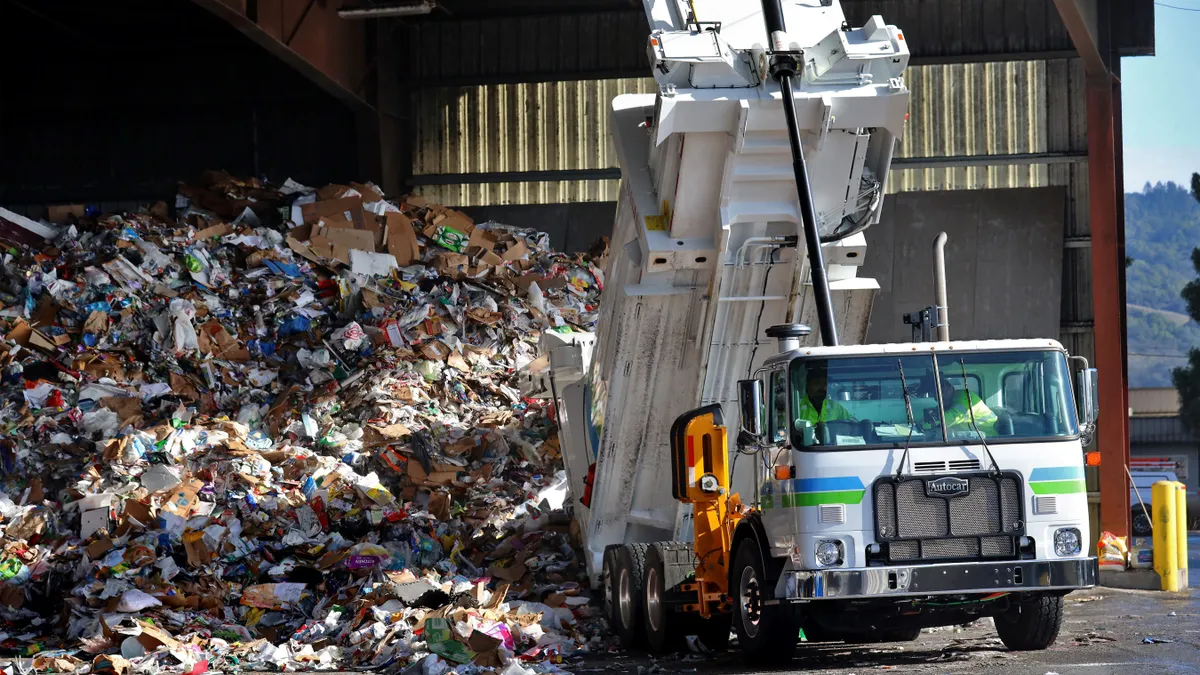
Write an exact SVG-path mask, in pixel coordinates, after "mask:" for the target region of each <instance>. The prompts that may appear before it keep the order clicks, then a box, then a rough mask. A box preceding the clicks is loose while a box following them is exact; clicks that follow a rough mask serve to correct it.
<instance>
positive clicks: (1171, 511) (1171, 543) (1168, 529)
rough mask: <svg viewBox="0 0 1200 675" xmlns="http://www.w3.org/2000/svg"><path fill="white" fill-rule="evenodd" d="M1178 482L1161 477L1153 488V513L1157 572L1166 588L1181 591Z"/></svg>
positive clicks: (1155, 568)
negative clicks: (1177, 518)
mask: <svg viewBox="0 0 1200 675" xmlns="http://www.w3.org/2000/svg"><path fill="white" fill-rule="evenodd" d="M1175 492H1176V490H1175V483H1174V482H1172V481H1166V480H1160V481H1158V482H1157V483H1155V484H1154V485H1153V486H1152V487H1151V488H1150V503H1151V505H1152V508H1153V511H1152V514H1153V516H1154V571H1155V572H1158V577H1159V579H1160V580H1161V581H1162V589H1163V590H1164V591H1178V590H1179V546H1178V542H1179V529H1178V527H1177V525H1176V513H1175V507H1176V497H1175Z"/></svg>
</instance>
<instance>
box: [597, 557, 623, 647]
mask: <svg viewBox="0 0 1200 675" xmlns="http://www.w3.org/2000/svg"><path fill="white" fill-rule="evenodd" d="M618 548H619V547H618V546H609V547H608V548H606V549H604V563H603V565H602V566H601V568H600V590H601V592H602V593H603V594H604V597H603V605H604V618H605V619H608V626H609V628H610V629H612V630H616V627H617V584H616V577H617V570H616V566H617V549H618Z"/></svg>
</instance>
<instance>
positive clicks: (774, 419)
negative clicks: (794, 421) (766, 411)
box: [770, 370, 788, 443]
mask: <svg viewBox="0 0 1200 675" xmlns="http://www.w3.org/2000/svg"><path fill="white" fill-rule="evenodd" d="M787 396H788V394H787V377H786V373H785V372H784V371H782V370H779V371H776V372H774V373H771V402H770V405H771V440H772V441H774V442H775V443H783V442H785V441H787V437H788V410H787V403H788V402H787Z"/></svg>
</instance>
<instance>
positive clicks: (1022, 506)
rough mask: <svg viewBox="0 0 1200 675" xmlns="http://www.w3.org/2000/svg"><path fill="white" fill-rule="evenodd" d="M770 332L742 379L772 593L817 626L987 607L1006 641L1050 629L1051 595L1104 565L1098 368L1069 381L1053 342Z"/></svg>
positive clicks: (1018, 644) (892, 630) (1055, 598)
mask: <svg viewBox="0 0 1200 675" xmlns="http://www.w3.org/2000/svg"><path fill="white" fill-rule="evenodd" d="M775 330H776V333H777V334H780V333H783V334H782V335H781V339H780V343H781V350H782V353H780V354H778V355H777V356H774V357H772V358H771V359H769V360H768V361H767V362H766V363H765V364H764V365H763V367H762V368H761V369H760V370H759V371H758V372H757V373H756V377H755V379H753V380H749V381H744V382H742V383H741V384H740V391H739V405H740V406H741V411H742V414H741V418H742V426H743V428H742V430H741V433H740V434H739V445H740V446H741V448H740V450H741V451H742V452H747V451H750V452H755V453H761V454H762V455H763V458H764V461H763V462H761V463H760V464H759V467H760V474H761V475H760V478H761V481H760V482H759V484H758V489H757V494H756V495H755V497H754V499H753V500H747V501H753V502H754V503H756V504H757V507H758V513H759V515H758V519H759V521H760V522H761V530H762V532H761V534H762V535H764V536H765V541H764V544H765V549H766V550H764V551H763V554H764V561H763V562H764V570H770V569H771V568H772V566H774V567H775V569H777V571H778V573H777V576H775V575H771V574H769V573H768V577H769V578H768V579H766V580H765V581H767V582H771V583H773V590H774V597H775V598H776V599H778V600H780V601H783V602H787V603H792V604H794V605H795V606H796V609H795V612H796V613H798V614H799V615H800V617H801V623H802V624H803V625H804V626H805V630H806V632H810V633H812V634H815V635H823V636H841V637H842V638H843V639H854V637H853V636H856V635H857V636H860V637H865V636H869V635H874V636H876V637H878V636H881V635H888V636H891V637H893V638H896V639H901V638H904V636H911V637H915V636H916V633H917V632H919V630H920V628H922V627H926V626H936V625H948V624H953V623H959V622H962V621H963V620H964V619H968V617H977V616H995V617H996V623H997V628H998V630H999V632H1000V636H1001V638H1002V639H1003V640H1004V642H1005V643H1006V644H1007V645H1008V646H1009V647H1012V648H1043V647H1045V646H1047V645H1048V644H1050V643H1052V642H1053V640H1054V638H1055V637H1056V636H1057V632H1058V624H1059V622H1061V617H1062V607H1063V604H1062V596H1063V595H1065V594H1066V593H1069V592H1070V591H1072V590H1075V589H1079V588H1086V587H1089V586H1093V585H1095V583H1096V577H1097V567H1096V560H1095V559H1094V558H1089V557H1088V556H1087V548H1088V547H1087V542H1088V541H1089V537H1090V536H1091V533H1090V532H1089V531H1088V507H1087V493H1086V487H1085V484H1084V456H1083V446H1084V444H1085V443H1086V441H1087V439H1088V436H1089V435H1090V434H1091V433H1092V429H1093V428H1094V424H1095V420H1096V414H1097V410H1096V406H1095V396H1094V395H1093V392H1094V387H1095V371H1094V370H1090V369H1083V370H1080V371H1078V372H1077V374H1076V377H1075V378H1074V380H1075V382H1074V383H1073V377H1072V373H1071V370H1070V365H1069V364H1070V360H1069V357H1068V355H1067V353H1066V350H1065V349H1064V348H1063V347H1062V345H1061V344H1059V343H1058V342H1056V341H1053V340H995V341H975V342H972V341H959V342H939V343H925V344H922V343H916V344H893V345H858V346H839V347H806V348H793V347H794V346H796V345H797V344H798V337H799V335H798V334H797V331H795V330H793V333H792V334H790V335H789V334H786V333H787V329H786V327H784V330H783V331H780V330H779V329H775ZM800 332H802V331H800ZM1076 388H1077V389H1078V391H1079V394H1080V395H1079V396H1078V398H1077V397H1076V395H1075V389H1076ZM753 522H754V521H753V520H751V521H747V522H746V523H743V524H742V525H741V526H740V527H750V526H752V523H753ZM735 558H736V553H735ZM772 561H773V562H772ZM731 574H732V575H733V579H734V581H733V583H734V585H735V586H736V585H737V584H738V583H739V581H738V580H739V573H738V570H737V569H736V565H735V569H733V570H731ZM731 590H735V589H734V588H732V587H731ZM737 592H738V593H739V597H743V596H746V593H745V589H744V588H743V589H737ZM734 611H735V615H736V614H738V610H737V608H735V610H734ZM759 611H761V610H759ZM968 620H969V619H968ZM734 623H735V628H736V627H737V623H738V617H737V616H735V619H734ZM739 632H740V631H739Z"/></svg>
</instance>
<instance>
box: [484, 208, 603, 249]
mask: <svg viewBox="0 0 1200 675" xmlns="http://www.w3.org/2000/svg"><path fill="white" fill-rule="evenodd" d="M462 211H463V213H466V214H467V215H469V216H471V218H473V219H474V220H475V222H477V223H482V222H486V221H489V220H494V221H496V222H497V223H503V224H505V225H512V226H514V227H529V228H533V229H535V230H541V231H542V232H545V233H546V234H549V235H550V243H551V244H552V245H553V246H554V250H556V251H564V252H567V253H580V252H583V251H586V250H588V248H589V247H591V245H592V244H594V243H595V242H596V240H598V239H599V238H600V237H607V236H610V235H611V234H612V228H613V219H614V218H615V217H616V214H617V203H616V202H580V203H577V204H528V205H519V206H465V207H462Z"/></svg>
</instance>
